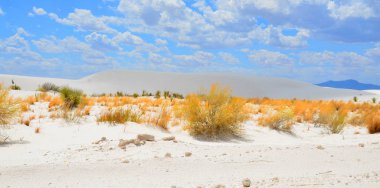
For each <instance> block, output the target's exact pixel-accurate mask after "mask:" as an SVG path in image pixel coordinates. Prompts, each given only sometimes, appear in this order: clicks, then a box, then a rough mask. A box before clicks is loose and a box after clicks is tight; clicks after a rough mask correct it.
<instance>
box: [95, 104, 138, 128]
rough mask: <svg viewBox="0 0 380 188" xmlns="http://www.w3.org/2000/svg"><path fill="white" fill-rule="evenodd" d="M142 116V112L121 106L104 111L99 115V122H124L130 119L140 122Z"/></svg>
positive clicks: (113, 123)
mask: <svg viewBox="0 0 380 188" xmlns="http://www.w3.org/2000/svg"><path fill="white" fill-rule="evenodd" d="M141 117H142V114H141V113H138V112H134V111H133V110H132V109H123V108H121V107H120V108H116V109H114V110H110V111H107V112H104V113H103V114H101V115H100V116H99V118H98V119H97V122H106V123H109V124H112V125H116V124H123V123H125V122H128V121H131V122H136V123H140V122H141Z"/></svg>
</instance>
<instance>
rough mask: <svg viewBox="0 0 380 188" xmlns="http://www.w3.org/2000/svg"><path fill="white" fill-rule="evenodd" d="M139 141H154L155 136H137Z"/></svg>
mask: <svg viewBox="0 0 380 188" xmlns="http://www.w3.org/2000/svg"><path fill="white" fill-rule="evenodd" d="M137 139H139V140H143V141H154V136H153V135H150V134H139V135H137Z"/></svg>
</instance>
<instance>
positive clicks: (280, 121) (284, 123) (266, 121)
mask: <svg viewBox="0 0 380 188" xmlns="http://www.w3.org/2000/svg"><path fill="white" fill-rule="evenodd" d="M294 123H295V116H294V112H293V109H291V108H284V109H281V110H277V111H275V112H274V113H271V114H268V115H266V116H262V117H261V118H259V120H258V124H259V125H262V126H265V127H269V128H271V129H273V130H276V131H281V132H286V133H291V128H292V125H294Z"/></svg>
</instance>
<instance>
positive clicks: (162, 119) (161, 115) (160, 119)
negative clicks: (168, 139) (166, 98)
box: [148, 103, 171, 130]
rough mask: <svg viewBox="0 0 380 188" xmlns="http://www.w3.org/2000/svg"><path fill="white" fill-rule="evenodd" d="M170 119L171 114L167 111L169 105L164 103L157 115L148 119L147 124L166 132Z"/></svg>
mask: <svg viewBox="0 0 380 188" xmlns="http://www.w3.org/2000/svg"><path fill="white" fill-rule="evenodd" d="M170 119H171V112H170V109H169V104H167V103H164V104H162V105H161V106H160V109H159V111H158V112H157V114H155V115H154V116H153V117H151V118H149V119H148V123H150V124H153V125H155V126H158V127H161V128H162V129H165V130H167V129H168V124H169V121H170Z"/></svg>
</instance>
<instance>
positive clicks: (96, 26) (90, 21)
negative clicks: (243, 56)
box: [48, 9, 118, 33]
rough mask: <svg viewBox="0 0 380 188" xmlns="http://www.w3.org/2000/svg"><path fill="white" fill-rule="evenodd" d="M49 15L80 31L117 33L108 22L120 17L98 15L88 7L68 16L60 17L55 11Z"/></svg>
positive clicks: (76, 10) (115, 20)
mask: <svg viewBox="0 0 380 188" xmlns="http://www.w3.org/2000/svg"><path fill="white" fill-rule="evenodd" d="M48 16H49V17H50V18H51V19H53V20H55V21H56V22H58V23H60V24H64V25H70V26H74V27H76V29H77V30H78V31H96V32H103V33H117V31H116V30H115V29H112V28H111V27H109V26H108V25H107V24H106V23H108V22H109V23H114V22H117V21H118V19H116V18H113V17H107V16H101V17H96V16H94V15H93V14H92V12H91V11H90V10H86V9H75V10H74V12H72V13H69V15H68V16H67V18H59V17H58V16H57V15H56V14H54V13H48Z"/></svg>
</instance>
